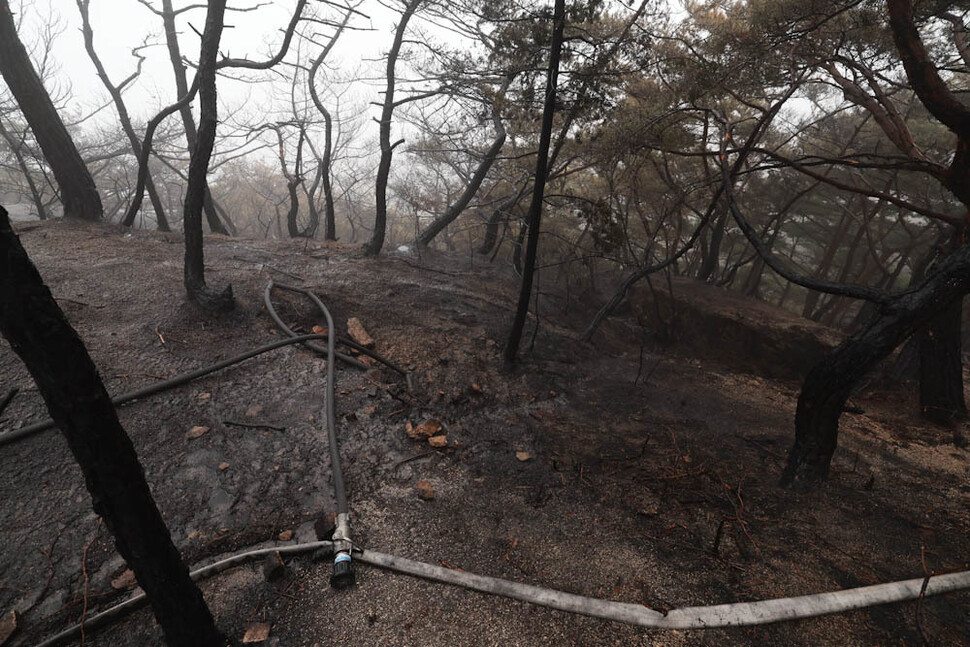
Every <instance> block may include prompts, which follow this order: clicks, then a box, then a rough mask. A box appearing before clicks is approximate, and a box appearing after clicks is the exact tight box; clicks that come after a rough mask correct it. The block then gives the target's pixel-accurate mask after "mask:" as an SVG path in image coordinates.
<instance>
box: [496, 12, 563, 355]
mask: <svg viewBox="0 0 970 647" xmlns="http://www.w3.org/2000/svg"><path fill="white" fill-rule="evenodd" d="M552 20H553V28H552V44H551V45H550V47H549V69H548V71H547V73H546V97H545V103H544V105H543V109H542V128H541V130H540V131H539V150H538V151H537V152H536V175H535V187H534V189H533V191H532V204H531V206H530V207H529V225H528V226H529V241H528V245H527V248H526V253H525V262H524V263H523V267H522V286H521V289H520V290H519V305H518V307H517V308H516V311H515V319H514V320H513V321H512V328H511V330H510V331H509V339H508V342H507V343H506V344H505V352H504V358H505V365H506V367H508V366H511V365H512V363H514V362H515V358H516V355H518V353H519V344H520V342H521V341H522V330H523V329H524V328H525V319H526V316H527V315H528V314H529V301H530V300H531V299H532V277H533V271H534V269H535V265H536V254H537V252H538V249H539V226H540V224H541V222H542V201H543V198H544V195H545V188H546V178H547V176H548V175H549V144H550V140H551V139H552V122H553V118H554V117H555V114H556V83H557V82H558V78H559V59H560V58H561V56H562V43H563V32H564V30H565V27H566V2H565V0H556V3H555V5H554V7H553V16H552Z"/></svg>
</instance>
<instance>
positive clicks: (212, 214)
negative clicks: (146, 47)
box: [159, 0, 229, 236]
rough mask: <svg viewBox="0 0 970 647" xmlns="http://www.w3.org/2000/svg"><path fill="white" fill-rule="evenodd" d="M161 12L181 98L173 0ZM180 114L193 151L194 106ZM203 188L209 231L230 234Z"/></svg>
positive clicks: (165, 0)
mask: <svg viewBox="0 0 970 647" xmlns="http://www.w3.org/2000/svg"><path fill="white" fill-rule="evenodd" d="M159 13H160V14H161V17H162V24H163V26H164V28H165V43H166V45H167V46H168V57H169V60H170V61H171V62H172V71H173V72H174V74H175V91H176V92H177V93H178V96H179V98H182V97H184V96H185V95H187V94H188V93H189V84H188V79H187V78H186V75H185V63H184V62H183V61H182V52H181V50H180V48H179V40H178V31H177V30H176V27H175V10H174V8H173V7H172V0H162V11H161V12H159ZM179 114H180V115H181V117H182V125H183V127H184V128H185V141H186V143H187V144H188V146H189V152H190V153H191V152H192V151H193V150H195V144H196V139H197V138H198V131H197V130H196V127H195V117H194V116H193V115H192V107H191V106H190V105H186V106H183V107H182V108H181V109H180V110H179ZM203 190H204V197H203V202H202V206H203V208H204V210H205V218H206V221H207V222H208V223H209V231H211V232H212V233H214V234H222V235H224V236H228V235H229V231H227V229H226V227H225V225H223V223H222V221H221V220H220V219H219V213H218V211H217V210H216V207H215V203H214V202H213V200H212V194H211V193H210V192H209V182H208V181H206V183H205V186H204V189H203Z"/></svg>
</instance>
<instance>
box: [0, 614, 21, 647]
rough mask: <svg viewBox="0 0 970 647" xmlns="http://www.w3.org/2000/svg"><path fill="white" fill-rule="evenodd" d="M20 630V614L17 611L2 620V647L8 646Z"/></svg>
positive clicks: (0, 638)
mask: <svg viewBox="0 0 970 647" xmlns="http://www.w3.org/2000/svg"><path fill="white" fill-rule="evenodd" d="M19 628H20V614H18V613H17V611H16V610H14V611H11V612H10V613H7V614H5V615H4V616H3V618H0V645H6V644H7V641H8V640H10V639H11V638H12V637H13V635H14V634H15V633H17V630H18V629H19Z"/></svg>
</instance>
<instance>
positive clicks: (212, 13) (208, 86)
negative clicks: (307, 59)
mask: <svg viewBox="0 0 970 647" xmlns="http://www.w3.org/2000/svg"><path fill="white" fill-rule="evenodd" d="M225 12H226V0H211V1H210V2H209V10H208V12H207V13H206V19H205V30H204V31H203V33H202V49H201V53H200V54H199V71H198V76H199V107H200V113H199V131H198V136H197V139H196V142H195V148H194V149H193V150H192V159H191V160H190V161H189V174H188V178H189V181H188V186H187V187H186V190H185V208H184V212H183V217H182V226H183V228H184V230H185V267H184V278H185V291H186V293H187V294H188V296H189V299H191V300H192V301H195V302H196V303H198V304H199V305H200V306H202V307H203V308H205V309H207V310H214V311H225V310H231V309H232V308H233V307H234V306H235V300H234V299H233V296H232V286H231V285H230V286H227V287H226V289H225V290H224V291H222V292H216V291H214V290H212V289H211V288H209V287H208V286H207V285H206V283H205V257H204V253H203V249H202V209H203V204H204V202H205V192H206V174H207V173H208V170H209V158H210V157H211V156H212V147H213V145H214V144H215V139H216V123H217V120H218V108H217V105H216V57H217V55H218V53H219V39H220V37H221V36H222V25H223V20H224V17H225Z"/></svg>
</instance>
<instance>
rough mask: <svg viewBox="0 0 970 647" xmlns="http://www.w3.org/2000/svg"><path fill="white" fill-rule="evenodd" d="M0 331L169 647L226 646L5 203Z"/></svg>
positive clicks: (0, 216) (0, 228) (0, 226)
mask: <svg viewBox="0 0 970 647" xmlns="http://www.w3.org/2000/svg"><path fill="white" fill-rule="evenodd" d="M0 259H2V261H0V332H2V333H3V336H4V337H6V338H7V340H8V341H9V342H10V345H11V347H12V348H13V350H14V351H15V352H16V353H17V355H18V356H20V358H21V359H22V360H23V362H24V364H26V365H27V368H28V370H29V371H30V374H31V376H32V377H33V378H34V381H35V382H36V383H37V387H38V389H39V390H40V393H41V395H42V396H43V398H44V402H45V403H46V404H47V409H48V411H49V412H50V415H51V418H52V419H53V420H54V422H55V423H56V424H57V426H58V427H59V428H60V429H61V432H62V433H63V435H64V438H65V439H66V440H67V444H68V446H69V447H70V449H71V452H72V453H73V454H74V457H75V459H76V460H77V462H78V465H80V467H81V471H82V473H83V474H84V480H85V484H86V485H87V488H88V491H89V492H90V493H91V499H92V502H93V504H94V511H95V512H96V513H97V514H98V515H100V516H101V517H102V518H103V519H104V522H105V524H106V525H107V527H108V528H109V530H111V532H112V534H113V535H114V537H115V546H116V547H117V549H118V552H119V553H120V554H121V556H122V557H123V558H124V559H125V561H126V562H128V565H129V566H130V567H131V569H132V570H133V571H134V573H135V577H136V578H137V579H138V583H139V584H140V585H141V587H142V588H143V589H144V590H145V593H146V594H147V595H148V600H149V602H150V603H151V605H152V610H153V611H154V613H155V617H156V619H157V620H158V624H159V625H160V626H161V627H162V631H163V633H164V634H165V640H166V642H167V643H168V644H169V645H173V646H175V645H178V646H198V647H215V646H222V645H225V644H226V640H225V638H224V637H223V636H222V635H221V634H220V633H219V631H218V630H217V629H216V627H215V624H214V622H213V619H212V615H211V614H210V613H209V609H208V607H207V606H206V604H205V601H204V600H203V598H202V593H201V592H200V591H199V589H198V588H197V587H196V586H195V584H194V583H193V582H192V580H191V579H190V578H189V570H188V568H187V567H186V566H185V564H184V563H183V562H182V559H181V556H180V555H179V552H178V550H177V549H176V547H175V545H174V544H173V543H172V539H171V536H170V535H169V532H168V528H166V527H165V522H164V521H163V520H162V515H161V513H160V512H159V510H158V507H157V506H156V505H155V501H154V499H153V498H152V494H151V490H150V489H149V487H148V483H147V482H146V481H145V474H144V471H143V470H142V467H141V464H140V463H139V462H138V457H137V455H136V453H135V448H134V446H133V445H132V443H131V440H130V439H129V438H128V435H127V434H126V433H125V430H124V429H123V428H122V426H121V423H120V422H119V421H118V417H117V415H116V414H115V410H114V407H113V405H112V404H111V399H110V398H109V396H108V393H107V392H106V391H105V388H104V384H103V383H102V381H101V378H100V376H99V375H98V371H97V369H96V368H95V366H94V363H93V362H92V361H91V357H90V356H89V355H88V353H87V350H86V349H85V348H84V343H83V342H82V341H81V339H80V338H79V337H78V335H77V333H76V332H75V331H74V329H73V328H72V327H71V325H70V324H69V323H68V321H67V318H66V317H65V316H64V313H63V312H62V311H61V309H60V308H59V307H58V306H57V303H56V302H55V301H54V298H53V297H52V296H51V293H50V290H48V289H47V287H46V286H45V285H44V283H43V280H42V279H41V277H40V274H38V272H37V269H36V268H35V267H34V265H33V263H31V261H30V259H29V258H28V256H27V253H26V252H25V251H24V249H23V247H22V246H21V245H20V240H19V239H18V238H17V236H16V234H15V233H14V232H13V230H12V229H11V227H10V221H9V220H8V218H7V212H6V210H5V209H3V208H2V207H0Z"/></svg>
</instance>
